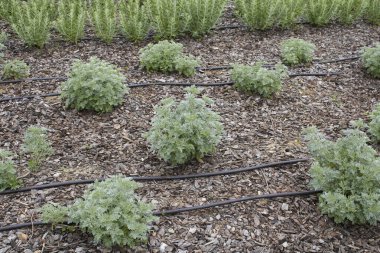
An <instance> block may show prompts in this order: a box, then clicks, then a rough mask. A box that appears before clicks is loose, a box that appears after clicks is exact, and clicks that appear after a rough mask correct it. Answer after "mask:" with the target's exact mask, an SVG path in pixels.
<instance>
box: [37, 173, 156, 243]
mask: <svg viewBox="0 0 380 253" xmlns="http://www.w3.org/2000/svg"><path fill="white" fill-rule="evenodd" d="M138 187H139V185H138V184H137V183H136V182H134V181H131V180H130V179H128V178H124V177H120V176H114V177H112V178H109V179H106V180H105V181H103V182H98V181H97V182H95V183H94V184H93V185H91V186H90V187H89V189H88V190H86V191H85V193H84V195H83V197H82V198H81V199H77V200H76V201H75V203H74V204H73V205H71V206H69V207H62V206H53V205H51V204H48V205H46V206H44V207H43V208H42V218H43V221H45V222H53V223H56V222H57V221H58V222H63V221H68V222H69V223H75V224H78V226H79V227H80V228H81V229H82V230H83V231H86V232H89V233H91V234H92V235H93V236H94V241H95V242H96V243H101V244H103V245H104V246H106V247H113V246H119V247H123V246H129V247H134V246H135V245H137V244H140V243H142V242H146V241H147V232H148V231H149V224H150V223H151V222H152V221H155V220H156V217H154V216H153V215H152V209H153V206H152V205H151V204H147V203H145V202H143V201H141V200H140V199H139V198H138V196H137V195H136V194H135V190H136V189H137V188H138Z"/></svg>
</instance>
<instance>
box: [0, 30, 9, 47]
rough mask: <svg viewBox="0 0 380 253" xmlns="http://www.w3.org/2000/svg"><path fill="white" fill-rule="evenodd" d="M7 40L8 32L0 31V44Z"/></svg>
mask: <svg viewBox="0 0 380 253" xmlns="http://www.w3.org/2000/svg"><path fill="white" fill-rule="evenodd" d="M7 40H8V34H7V33H6V32H1V33H0V44H5V43H6V42H7Z"/></svg>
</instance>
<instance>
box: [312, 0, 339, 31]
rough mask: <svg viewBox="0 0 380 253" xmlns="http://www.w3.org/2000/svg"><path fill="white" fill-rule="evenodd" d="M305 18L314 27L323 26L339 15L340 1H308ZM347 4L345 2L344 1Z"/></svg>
mask: <svg viewBox="0 0 380 253" xmlns="http://www.w3.org/2000/svg"><path fill="white" fill-rule="evenodd" d="M306 1H307V3H306V8H305V16H306V20H307V21H309V22H310V23H311V24H312V25H315V26H323V25H327V24H328V23H330V22H331V21H332V20H333V19H334V18H335V17H336V15H337V11H338V8H339V3H340V0H306ZM344 2H345V1H344Z"/></svg>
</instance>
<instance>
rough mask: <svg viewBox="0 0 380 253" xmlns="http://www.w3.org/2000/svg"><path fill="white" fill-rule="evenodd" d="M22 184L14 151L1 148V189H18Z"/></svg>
mask: <svg viewBox="0 0 380 253" xmlns="http://www.w3.org/2000/svg"><path fill="white" fill-rule="evenodd" d="M19 186H20V181H19V180H18V179H17V174H16V170H15V168H14V164H13V161H12V153H11V152H9V151H7V150H4V149H0V191H4V190H6V189H16V188H17V187H19Z"/></svg>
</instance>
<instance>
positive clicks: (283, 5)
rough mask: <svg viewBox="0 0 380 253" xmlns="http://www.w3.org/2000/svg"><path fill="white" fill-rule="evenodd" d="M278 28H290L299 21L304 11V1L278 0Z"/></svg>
mask: <svg viewBox="0 0 380 253" xmlns="http://www.w3.org/2000/svg"><path fill="white" fill-rule="evenodd" d="M279 6H280V7H279V8H278V14H277V16H278V21H277V23H278V26H280V27H281V28H292V27H294V26H295V24H296V23H297V22H298V21H300V19H301V17H302V15H303V13H304V10H305V0H279Z"/></svg>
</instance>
